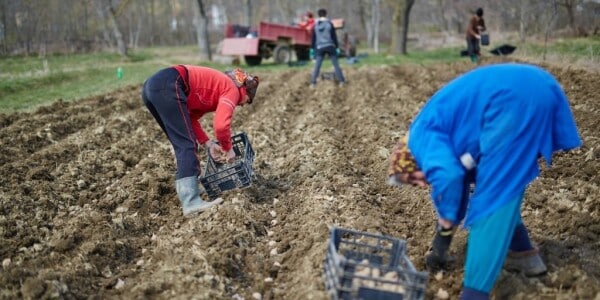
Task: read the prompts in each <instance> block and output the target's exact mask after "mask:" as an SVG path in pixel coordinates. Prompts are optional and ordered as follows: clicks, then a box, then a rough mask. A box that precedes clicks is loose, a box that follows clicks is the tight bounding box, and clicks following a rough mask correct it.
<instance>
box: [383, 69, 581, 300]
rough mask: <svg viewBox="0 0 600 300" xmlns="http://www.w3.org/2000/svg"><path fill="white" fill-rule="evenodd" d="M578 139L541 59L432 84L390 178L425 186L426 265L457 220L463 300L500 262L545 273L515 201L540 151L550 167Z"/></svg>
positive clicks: (489, 282)
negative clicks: (431, 222)
mask: <svg viewBox="0 0 600 300" xmlns="http://www.w3.org/2000/svg"><path fill="white" fill-rule="evenodd" d="M581 144H582V142H581V139H580V138H579V134H578V132H577V127H576V125H575V121H574V119H573V115H572V113H571V110H570V107H569V103H568V100H567V97H566V96H565V94H564V92H563V90H562V88H561V87H560V85H559V83H558V82H557V81H556V80H555V79H554V77H553V76H552V75H551V74H550V73H548V72H547V71H545V70H543V69H542V68H540V67H537V66H533V65H526V64H517V63H505V64H497V65H490V66H484V67H479V68H476V69H474V70H472V71H469V72H467V73H465V74H463V75H461V76H459V77H458V78H456V79H454V80H452V81H451V82H449V83H448V84H447V85H446V86H444V87H443V88H442V89H440V90H439V91H438V92H436V93H435V94H434V95H433V96H432V97H431V99H430V100H429V101H428V102H427V103H426V104H425V106H424V107H423V108H422V110H421V111H420V112H419V114H418V115H417V116H416V118H415V119H414V120H413V122H412V124H411V125H410V127H409V132H408V135H407V137H405V138H404V139H402V140H401V141H400V142H399V143H398V144H397V145H396V147H395V148H394V151H393V152H392V156H391V159H390V167H389V170H388V175H389V180H390V183H391V184H395V185H400V184H412V185H415V186H423V187H424V186H431V198H432V201H433V204H434V206H435V209H436V212H437V216H438V224H437V227H438V230H437V232H436V235H435V237H434V239H433V245H432V248H433V250H432V253H430V254H429V255H428V256H427V258H426V264H427V265H428V267H429V266H431V265H435V264H439V263H443V262H445V261H446V260H447V251H448V248H449V245H450V241H451V239H452V233H453V231H454V229H455V228H456V227H457V226H458V225H459V224H460V223H461V222H464V227H466V228H468V230H469V236H468V243H467V254H466V259H465V266H464V280H463V289H462V292H461V299H489V294H490V291H491V290H492V288H493V286H494V284H495V282H496V279H497V278H498V275H499V273H500V271H501V269H502V266H503V265H504V266H505V267H506V268H508V269H514V270H518V271H522V272H524V273H525V275H528V276H536V275H542V274H544V273H545V272H546V271H547V268H546V266H545V265H544V263H543V261H542V259H541V257H540V255H539V250H538V248H537V247H535V246H534V245H533V244H532V242H531V240H530V239H529V234H528V232H527V228H526V227H525V225H524V224H523V222H522V220H521V214H520V207H521V203H522V202H523V196H524V193H525V189H526V187H527V185H528V184H529V183H530V182H531V181H533V180H534V179H535V178H536V177H537V176H538V175H539V166H538V158H540V157H541V158H543V159H544V160H545V161H546V163H547V164H548V165H551V163H552V154H553V152H555V151H559V150H570V149H573V148H576V147H579V146H581ZM471 185H474V189H473V190H471V189H472V186H471Z"/></svg>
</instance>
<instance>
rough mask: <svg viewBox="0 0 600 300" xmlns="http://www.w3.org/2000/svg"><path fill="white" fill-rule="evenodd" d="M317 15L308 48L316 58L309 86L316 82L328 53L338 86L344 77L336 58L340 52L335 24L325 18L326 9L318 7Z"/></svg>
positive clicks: (344, 79)
mask: <svg viewBox="0 0 600 300" xmlns="http://www.w3.org/2000/svg"><path fill="white" fill-rule="evenodd" d="M317 15H318V16H319V19H318V20H317V23H316V24H315V26H314V27H313V33H312V43H311V49H310V52H311V53H312V54H313V55H314V56H315V58H316V62H315V67H314V69H313V71H312V76H311V79H310V88H314V87H315V85H316V84H317V77H318V76H319V72H320V70H321V64H322V63H323V59H324V58H325V55H328V56H329V58H331V63H332V64H333V69H334V71H335V78H336V79H337V81H338V82H339V86H344V85H345V84H346V78H344V73H342V69H341V68H340V64H339V62H338V59H337V58H338V55H339V54H340V49H339V45H338V39H337V35H336V33H335V26H334V25H333V23H331V21H330V20H329V19H328V18H327V10H325V9H319V10H318V11H317ZM311 56H312V55H311Z"/></svg>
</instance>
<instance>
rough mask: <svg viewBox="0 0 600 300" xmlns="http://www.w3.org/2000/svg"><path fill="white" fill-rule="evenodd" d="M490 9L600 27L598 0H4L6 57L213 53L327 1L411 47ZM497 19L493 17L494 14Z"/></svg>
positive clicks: (532, 28) (506, 16)
mask: <svg viewBox="0 0 600 300" xmlns="http://www.w3.org/2000/svg"><path fill="white" fill-rule="evenodd" d="M477 7H482V8H483V9H484V11H485V18H486V20H487V23H488V24H489V25H488V27H490V28H492V29H494V30H498V31H506V32H517V33H518V35H519V37H520V38H521V40H526V39H528V38H531V37H539V36H546V37H548V36H555V35H559V34H560V35H569V36H587V35H598V34H600V32H599V31H600V18H599V16H600V1H598V0H503V1H475V0H294V1H291V0H290V1H286V0H0V55H1V56H10V55H47V54H54V53H65V54H70V53H85V52H92V51H99V50H106V49H111V50H113V51H117V52H118V53H120V54H122V55H127V54H128V51H129V50H130V49H136V48H140V47H151V46H181V45H194V44H196V45H198V47H199V55H200V56H202V57H203V58H205V59H211V56H212V52H213V51H214V49H215V48H216V46H217V45H218V42H219V41H220V40H221V39H222V38H223V35H224V27H225V24H227V23H232V24H240V25H246V26H256V25H257V24H258V22H260V21H267V22H275V23H283V24H290V25H291V24H294V23H295V22H298V21H299V18H300V16H301V15H302V14H304V13H305V12H306V11H312V12H313V13H316V11H317V10H318V9H319V8H325V9H327V10H328V12H329V16H330V17H332V18H344V19H345V21H346V22H345V24H346V28H345V30H347V31H348V32H349V33H351V34H352V35H354V36H356V37H358V39H359V40H360V41H361V43H363V45H364V46H366V47H369V48H370V49H373V50H375V51H379V50H380V49H381V48H382V47H381V45H389V47H387V49H388V50H387V51H389V52H391V53H394V54H397V53H406V42H407V40H408V38H409V34H418V33H420V32H428V33H431V32H437V33H440V34H446V35H458V34H462V33H463V32H464V30H465V28H466V25H467V22H468V18H469V17H470V14H471V13H472V12H473V11H474V10H475V9H476V8H477ZM490 20H493V22H491V21H490Z"/></svg>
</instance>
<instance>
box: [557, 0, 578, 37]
mask: <svg viewBox="0 0 600 300" xmlns="http://www.w3.org/2000/svg"><path fill="white" fill-rule="evenodd" d="M582 2H583V1H582V0H561V1H559V2H558V5H560V6H562V7H564V8H565V9H566V10H567V17H568V20H569V29H570V30H571V33H576V28H575V8H576V7H577V6H578V5H580V4H581V3H582Z"/></svg>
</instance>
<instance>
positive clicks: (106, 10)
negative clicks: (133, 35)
mask: <svg viewBox="0 0 600 300" xmlns="http://www.w3.org/2000/svg"><path fill="white" fill-rule="evenodd" d="M128 3H129V0H123V1H122V2H121V3H120V4H119V7H118V8H116V9H115V8H114V7H113V1H112V0H97V2H96V4H97V11H98V14H99V15H100V16H101V18H103V19H106V20H107V21H108V24H109V26H110V28H111V29H112V33H113V35H114V38H115V41H116V42H117V50H118V52H119V54H121V55H122V56H127V44H126V43H125V39H124V38H123V34H122V33H121V29H119V24H118V23H117V16H119V15H120V14H121V13H122V12H123V10H124V9H125V7H126V6H127V4H128ZM105 36H106V37H109V36H110V35H109V34H108V33H107V32H105Z"/></svg>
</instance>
